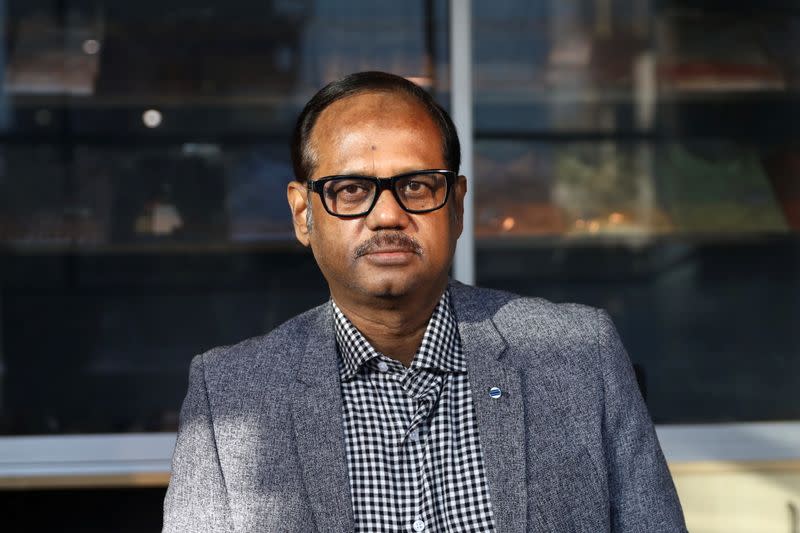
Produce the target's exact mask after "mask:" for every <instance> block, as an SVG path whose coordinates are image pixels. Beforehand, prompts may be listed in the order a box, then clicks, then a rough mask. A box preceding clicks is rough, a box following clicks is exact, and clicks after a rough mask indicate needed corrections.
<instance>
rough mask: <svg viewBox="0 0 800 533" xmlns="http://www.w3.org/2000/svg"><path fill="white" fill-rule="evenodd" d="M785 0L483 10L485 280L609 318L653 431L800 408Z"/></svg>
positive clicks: (794, 66) (799, 27)
mask: <svg viewBox="0 0 800 533" xmlns="http://www.w3.org/2000/svg"><path fill="white" fill-rule="evenodd" d="M712 4H713V3H712ZM778 4H779V3H775V5H772V6H771V7H770V9H765V10H760V11H759V15H760V16H758V17H753V16H751V15H752V13H750V12H749V11H748V10H747V7H746V6H744V5H743V4H742V3H735V5H728V4H725V5H724V6H722V4H721V3H720V7H719V8H714V7H713V6H710V7H709V6H705V9H702V10H698V9H689V8H691V7H692V6H688V7H689V8H687V7H684V4H683V3H681V2H670V3H651V2H647V1H641V2H637V1H633V0H631V1H628V2H616V1H614V2H610V1H609V2H607V1H605V0H597V1H588V0H587V1H583V0H580V1H578V0H576V1H571V2H544V3H536V6H535V7H534V6H533V5H531V4H530V3H528V2H517V1H508V2H504V3H501V4H500V5H501V6H502V8H498V9H492V13H491V16H490V15H489V12H488V11H487V13H486V15H487V16H486V18H484V17H482V16H481V14H482V13H483V12H482V11H481V10H482V9H485V7H481V6H480V5H476V7H475V8H474V9H475V10H476V11H475V16H474V21H475V25H476V29H475V39H476V42H475V47H476V50H477V52H476V54H477V59H476V65H475V66H474V68H475V72H476V78H475V93H476V100H475V103H474V105H475V114H476V115H475V124H476V143H475V154H474V155H475V174H476V176H475V179H474V181H473V183H474V185H473V189H472V190H474V191H475V192H476V194H475V203H476V206H475V208H476V215H475V232H476V238H477V242H476V248H477V265H476V272H477V283H478V284H479V285H485V286H491V287H497V288H503V289H508V290H512V291H516V292H520V293H523V294H527V295H532V296H540V297H545V298H548V299H551V300H554V301H558V302H561V301H577V302H580V303H585V304H589V305H594V306H599V307H604V308H606V309H608V310H609V311H610V313H611V314H612V316H613V318H614V319H615V322H616V324H617V326H618V328H619V330H620V333H621V335H622V338H623V340H624V342H625V344H626V346H627V348H628V350H629V352H630V355H631V358H632V359H633V361H634V363H636V364H637V365H638V366H639V367H640V370H642V373H643V375H644V379H643V385H644V386H645V387H646V392H647V401H648V404H649V406H650V409H651V413H652V414H653V417H654V419H655V420H656V422H662V423H663V422H717V421H729V420H777V419H797V418H800V407H798V403H797V402H796V401H795V397H796V391H797V389H798V387H799V386H800V381H798V379H799V378H798V376H800V333H798V330H797V327H796V324H798V323H800V166H798V162H800V135H799V133H800V132H798V130H797V127H796V124H797V121H796V120H795V118H794V117H795V116H796V114H797V113H800V100H798V99H797V94H796V90H795V89H796V88H797V87H796V86H797V80H798V77H797V73H798V72H800V69H798V63H797V59H796V58H797V57H798V52H800V39H799V38H798V36H800V18H798V16H797V12H796V10H793V9H791V8H790V7H789V6H786V7H785V8H784V7H781V6H782V4H781V5H778ZM714 5H716V4H714ZM532 28H538V29H539V30H540V31H535V32H534V31H530V30H531V29H532ZM703 28H705V30H702V29H703ZM709 28H713V29H714V30H713V31H712V30H710V29H709ZM701 30H702V31H701ZM709 31H711V33H713V35H710V36H709V35H708V33H709ZM502 34H506V35H508V36H510V37H509V38H507V39H505V40H504V39H501V38H500V35H502ZM776 47H777V48H780V51H779V52H778V51H776V50H777V48H776ZM510 51H513V52H510ZM507 52H510V53H508V54H507ZM501 56H503V57H506V58H507V61H505V62H503V61H501V60H500V57H501Z"/></svg>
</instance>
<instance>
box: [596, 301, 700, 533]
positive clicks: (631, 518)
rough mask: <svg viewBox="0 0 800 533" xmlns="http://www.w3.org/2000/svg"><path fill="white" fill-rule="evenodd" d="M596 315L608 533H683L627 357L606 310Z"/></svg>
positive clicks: (674, 497) (661, 456) (664, 465)
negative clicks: (598, 321)
mask: <svg viewBox="0 0 800 533" xmlns="http://www.w3.org/2000/svg"><path fill="white" fill-rule="evenodd" d="M599 315H600V329H599V333H598V351H599V356H600V364H601V367H602V369H603V384H604V391H605V404H604V410H605V412H604V418H603V441H604V446H605V453H606V460H607V462H608V476H609V496H610V500H611V531H612V532H614V533H634V532H640V531H647V532H649V533H684V532H686V525H685V523H684V518H683V511H682V510H681V505H680V502H679V500H678V495H677V493H676V492H675V486H674V484H673V482H672V477H671V476H670V473H669V470H668V469H667V463H666V460H665V459H664V454H663V452H662V451H661V446H660V445H659V443H658V438H657V437H656V432H655V428H654V426H653V422H652V420H651V419H650V414H649V413H648V411H647V407H646V406H645V403H644V400H643V399H642V395H641V393H640V392H639V387H638V385H637V383H636V377H635V374H634V371H633V367H632V365H631V362H630V360H629V359H628V354H627V353H626V352H625V348H624V347H623V346H622V342H621V340H620V338H619V335H618V334H617V331H616V329H615V328H614V324H613V323H612V321H611V318H610V317H609V316H608V314H607V313H606V312H605V311H599Z"/></svg>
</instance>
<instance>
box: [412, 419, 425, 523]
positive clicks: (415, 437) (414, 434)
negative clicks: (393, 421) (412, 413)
mask: <svg viewBox="0 0 800 533" xmlns="http://www.w3.org/2000/svg"><path fill="white" fill-rule="evenodd" d="M408 438H410V439H411V440H413V441H414V442H417V441H418V440H419V429H413V430H411V433H409V434H408ZM414 523H415V524H416V522H414ZM422 527H425V524H422Z"/></svg>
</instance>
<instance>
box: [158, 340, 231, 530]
mask: <svg viewBox="0 0 800 533" xmlns="http://www.w3.org/2000/svg"><path fill="white" fill-rule="evenodd" d="M163 531H164V532H165V533H166V532H170V533H172V532H176V533H177V532H181V533H194V532H197V533H200V532H203V533H211V532H213V533H217V532H229V531H232V527H231V513H230V505H229V502H228V495H227V491H226V488H225V480H224V478H223V474H222V468H221V466H220V462H219V456H218V453H217V445H216V439H215V437H214V429H213V424H212V420H211V409H210V403H209V399H208V390H207V388H206V382H205V372H204V365H203V355H198V356H197V357H195V358H194V359H193V360H192V364H191V368H190V371H189V390H188V392H187V393H186V398H185V399H184V401H183V407H182V408H181V413H180V422H179V427H178V438H177V441H176V444H175V452H174V454H173V456H172V474H171V477H170V482H169V487H168V489H167V495H166V498H165V499H164V528H163Z"/></svg>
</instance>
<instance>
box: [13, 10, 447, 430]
mask: <svg viewBox="0 0 800 533" xmlns="http://www.w3.org/2000/svg"><path fill="white" fill-rule="evenodd" d="M0 17H1V18H0V21H2V24H0V28H2V31H3V32H4V36H5V39H4V42H6V43H7V46H6V47H5V48H4V49H3V50H2V53H3V54H5V55H0V70H2V72H3V73H4V82H3V90H2V92H0V141H2V142H1V143H0V433H2V434H12V435H13V434H42V433H84V432H103V433H105V432H127V431H162V430H167V431H168V430H174V429H176V417H177V410H178V409H179V407H180V404H181V400H182V397H183V395H184V394H185V391H186V379H187V375H188V369H189V361H190V359H191V357H192V356H193V355H195V354H197V353H200V352H202V351H205V350H207V349H209V348H211V347H213V346H217V345H221V344H231V343H235V342H237V341H239V340H243V339H245V338H247V337H251V336H254V335H259V334H262V333H264V332H266V331H268V330H270V329H271V328H273V327H274V326H276V325H277V324H279V323H281V322H283V321H284V320H286V319H288V318H290V317H292V316H294V315H296V314H298V313H299V312H301V311H304V310H306V309H308V308H310V307H312V306H314V305H317V304H319V303H322V302H324V301H325V300H326V299H327V297H328V292H327V286H326V285H325V283H324V280H323V278H322V276H321V275H320V273H319V270H318V269H317V267H316V264H315V263H314V260H313V257H312V256H311V254H310V253H309V252H308V251H307V250H305V249H303V248H302V247H300V246H299V245H298V244H296V243H295V242H294V234H293V230H292V227H291V223H290V218H289V209H288V205H287V203H286V184H287V183H288V181H289V180H290V179H291V178H292V169H291V163H290V160H289V147H288V143H289V138H290V135H291V130H292V127H293V125H294V120H295V119H296V117H297V114H298V113H299V111H300V109H301V107H302V105H304V103H305V102H306V101H307V99H308V98H310V97H311V95H312V94H313V93H314V92H315V91H316V90H317V89H319V88H320V87H321V86H322V85H324V84H325V83H327V82H329V81H332V80H333V79H335V78H338V77H341V76H343V75H345V74H348V73H350V72H353V71H358V70H386V71H391V72H395V73H397V74H401V75H404V76H407V77H409V78H413V79H414V80H415V81H416V82H418V83H420V84H421V85H423V86H424V87H426V88H427V89H429V90H430V91H431V92H432V93H433V94H434V95H435V96H436V97H437V99H438V100H440V101H443V102H444V103H446V102H447V100H448V98H447V95H446V93H444V92H443V91H444V89H446V88H447V87H448V86H449V81H448V77H447V76H448V69H449V66H448V65H449V51H448V48H447V46H448V32H447V3H446V2H440V1H426V2H414V3H411V4H408V3H397V2H386V1H380V2H374V1H370V2H367V1H361V0H354V1H348V2H334V1H322V0H318V1H303V0H296V1H285V0H281V1H275V2H261V1H253V0H249V1H245V0H232V1H228V2H202V1H201V2H197V1H192V2H188V1H183V0H162V1H159V2H155V1H153V0H144V1H138V2H101V1H83V0H74V1H62V2H56V1H46V0H39V1H31V0H25V1H22V0H20V1H9V2H6V3H5V12H4V13H0ZM98 398H102V399H103V400H102V401H98Z"/></svg>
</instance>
